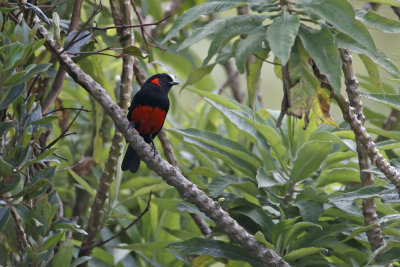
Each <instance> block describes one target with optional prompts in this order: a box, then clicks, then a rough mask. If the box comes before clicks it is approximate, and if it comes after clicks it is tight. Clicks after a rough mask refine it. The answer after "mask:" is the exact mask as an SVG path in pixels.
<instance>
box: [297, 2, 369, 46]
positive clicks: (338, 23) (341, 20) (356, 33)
mask: <svg viewBox="0 0 400 267" xmlns="http://www.w3.org/2000/svg"><path fill="white" fill-rule="evenodd" d="M299 3H300V6H301V7H302V8H304V9H305V10H307V11H308V12H311V13H313V14H315V15H317V16H319V17H320V18H322V19H324V20H326V21H328V22H329V23H330V24H332V25H333V26H335V27H336V28H337V29H339V30H340V31H342V32H344V33H346V34H348V35H350V36H352V38H354V39H355V40H358V42H360V43H362V44H364V46H365V47H367V48H368V49H371V50H376V46H375V43H374V40H373V39H372V37H371V35H370V33H369V32H368V30H367V28H366V27H365V26H364V25H363V24H361V23H360V22H358V21H356V20H355V18H354V17H355V12H354V8H353V7H352V5H351V4H350V3H349V2H347V1H346V0H300V1H299Z"/></svg>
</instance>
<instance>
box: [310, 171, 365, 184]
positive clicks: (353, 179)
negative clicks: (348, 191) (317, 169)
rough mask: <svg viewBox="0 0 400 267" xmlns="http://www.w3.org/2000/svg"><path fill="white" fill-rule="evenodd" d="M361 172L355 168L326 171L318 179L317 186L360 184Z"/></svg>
mask: <svg viewBox="0 0 400 267" xmlns="http://www.w3.org/2000/svg"><path fill="white" fill-rule="evenodd" d="M359 182H360V171H359V170H357V169H353V168H343V167H341V168H334V169H325V170H323V171H322V173H321V175H320V177H319V178H318V182H317V186H325V185H327V184H331V183H342V184H347V183H359Z"/></svg>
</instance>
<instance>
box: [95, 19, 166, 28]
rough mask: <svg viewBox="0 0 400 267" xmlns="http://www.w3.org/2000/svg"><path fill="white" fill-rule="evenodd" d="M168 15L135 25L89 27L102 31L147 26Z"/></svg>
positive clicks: (156, 23)
mask: <svg viewBox="0 0 400 267" xmlns="http://www.w3.org/2000/svg"><path fill="white" fill-rule="evenodd" d="M168 18H169V16H167V17H165V18H163V19H160V20H159V21H157V22H152V23H143V24H135V25H115V26H108V27H91V29H93V30H102V31H107V30H110V29H123V30H124V29H130V28H142V27H147V26H156V25H158V24H160V23H161V22H163V21H164V20H167V19H168Z"/></svg>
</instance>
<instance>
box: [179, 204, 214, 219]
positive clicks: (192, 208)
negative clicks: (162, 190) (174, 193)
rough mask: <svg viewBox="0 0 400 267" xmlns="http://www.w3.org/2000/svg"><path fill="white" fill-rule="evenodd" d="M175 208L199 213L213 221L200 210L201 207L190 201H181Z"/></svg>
mask: <svg viewBox="0 0 400 267" xmlns="http://www.w3.org/2000/svg"><path fill="white" fill-rule="evenodd" d="M175 208H176V209H177V210H179V211H180V212H188V213H192V214H197V215H198V216H200V217H201V218H203V219H205V220H209V221H211V219H210V218H208V217H207V215H205V214H204V213H203V212H201V211H199V209H198V208H197V207H196V206H195V205H193V204H192V203H189V202H186V201H181V202H179V203H178V204H176V205H175Z"/></svg>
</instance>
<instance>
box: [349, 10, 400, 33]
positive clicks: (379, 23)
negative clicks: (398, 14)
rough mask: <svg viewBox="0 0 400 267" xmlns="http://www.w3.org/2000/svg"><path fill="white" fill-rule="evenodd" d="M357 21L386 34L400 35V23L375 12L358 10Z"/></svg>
mask: <svg viewBox="0 0 400 267" xmlns="http://www.w3.org/2000/svg"><path fill="white" fill-rule="evenodd" d="M356 19H357V20H359V21H361V22H362V23H364V24H365V25H367V26H369V27H371V28H376V29H379V30H381V31H383V32H386V33H400V22H398V21H397V20H393V19H389V18H387V17H383V16H381V15H379V14H377V13H376V12H375V11H373V10H368V11H366V10H363V9H356Z"/></svg>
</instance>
